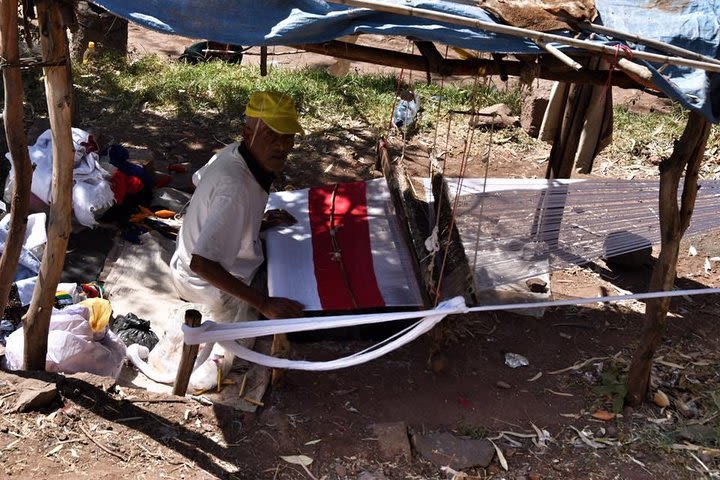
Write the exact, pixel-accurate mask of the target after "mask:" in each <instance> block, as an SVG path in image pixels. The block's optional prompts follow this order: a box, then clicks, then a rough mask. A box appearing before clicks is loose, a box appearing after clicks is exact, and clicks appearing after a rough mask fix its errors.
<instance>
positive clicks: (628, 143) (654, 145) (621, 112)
mask: <svg viewBox="0 0 720 480" xmlns="http://www.w3.org/2000/svg"><path fill="white" fill-rule="evenodd" d="M613 113H614V117H613V120H614V123H613V129H614V131H613V143H612V145H611V146H610V148H609V150H610V151H611V152H612V155H613V156H614V157H622V158H625V159H627V160H629V163H630V164H633V163H637V162H642V161H643V160H644V159H651V158H656V159H662V158H664V157H667V156H669V155H670V153H672V147H673V140H675V139H677V138H679V137H680V135H681V134H682V131H683V129H684V128H685V124H686V123H687V111H686V110H684V109H683V108H682V107H680V106H679V105H675V106H673V108H672V110H671V113H670V114H668V115H666V114H662V113H642V114H641V113H635V112H631V111H630V110H628V109H627V108H626V107H615V109H614V112H613Z"/></svg>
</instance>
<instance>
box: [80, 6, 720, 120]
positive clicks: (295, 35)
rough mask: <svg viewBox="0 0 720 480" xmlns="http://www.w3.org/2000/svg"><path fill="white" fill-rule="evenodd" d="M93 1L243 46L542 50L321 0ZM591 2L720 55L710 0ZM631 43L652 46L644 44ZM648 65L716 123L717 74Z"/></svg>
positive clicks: (646, 33)
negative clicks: (394, 38) (360, 38)
mask: <svg viewBox="0 0 720 480" xmlns="http://www.w3.org/2000/svg"><path fill="white" fill-rule="evenodd" d="M93 3H96V4H97V5H100V6H102V7H104V8H106V9H107V10H110V11H111V12H113V13H115V14H116V15H119V16H122V17H124V18H127V19H128V20H130V21H132V22H135V23H139V24H141V25H143V26H146V27H149V28H152V29H154V30H158V31H161V32H166V33H171V34H176V35H182V36H186V37H191V38H204V39H208V40H215V41H219V42H226V43H233V44H237V45H245V46H250V45H253V46H258V45H297V44H304V43H322V42H325V41H329V40H333V39H336V38H339V37H342V36H345V35H350V34H353V33H371V34H380V35H401V36H412V37H415V38H418V39H421V40H427V41H434V42H438V43H442V44H446V45H451V46H456V47H461V48H466V49H471V50H477V51H483V52H495V53H531V54H532V53H544V51H543V50H541V49H539V48H538V46H537V45H535V44H534V43H532V42H530V41H528V40H523V39H519V38H512V37H507V36H503V35H497V34H493V33H489V32H485V31H482V30H475V29H471V28H467V27H460V26H456V25H450V24H442V23H437V22H433V21H429V20H424V19H422V18H418V17H408V16H400V15H393V14H387V13H381V12H376V11H372V10H367V9H357V8H348V7H344V6H340V5H333V4H328V3H327V2H324V1H321V0H291V1H288V0H93ZM385 3H388V4H397V5H404V6H412V7H415V8H422V9H427V10H434V11H438V12H446V13H452V14H456V15H463V16H466V17H469V18H475V19H478V20H483V21H490V22H492V21H495V19H494V18H493V17H492V16H491V15H490V14H488V13H487V12H486V11H484V10H483V9H481V8H478V7H475V6H471V5H467V4H466V2H462V3H457V2H453V1H417V0H416V1H405V0H388V1H387V2H385ZM595 5H596V8H597V10H598V13H599V15H598V18H597V19H596V23H600V24H603V25H605V26H607V27H611V28H615V29H618V30H622V31H625V32H630V33H632V34H635V35H639V36H641V37H645V38H648V39H653V40H660V41H663V42H666V43H670V44H672V45H676V46H679V47H683V48H686V49H689V50H692V51H694V52H697V53H701V54H703V55H707V56H709V57H713V58H720V21H719V19H718V13H719V10H720V4H718V3H717V2H716V1H714V0H694V1H693V0H596V2H595ZM598 38H602V37H598ZM609 43H610V42H609ZM636 48H637V49H639V50H648V51H652V50H651V49H645V48H644V47H642V46H636ZM646 65H647V66H649V67H651V69H652V71H653V74H654V75H653V76H654V79H653V81H654V83H655V85H656V86H657V87H658V88H659V89H660V90H662V91H663V92H664V93H665V94H667V95H668V96H669V97H670V98H672V99H674V100H677V101H679V102H681V103H682V104H683V105H684V106H685V107H686V108H690V109H693V110H696V111H698V112H699V113H701V114H703V115H704V116H705V117H707V118H708V119H709V120H710V121H712V122H713V123H718V122H719V121H720V83H719V82H720V80H719V76H718V75H717V74H708V73H706V72H704V71H701V70H696V69H691V68H686V67H668V68H666V69H665V70H663V73H662V75H661V74H660V73H658V71H657V70H656V69H655V68H652V67H653V66H652V65H650V64H646ZM656 67H658V68H659V67H660V65H657V66H656Z"/></svg>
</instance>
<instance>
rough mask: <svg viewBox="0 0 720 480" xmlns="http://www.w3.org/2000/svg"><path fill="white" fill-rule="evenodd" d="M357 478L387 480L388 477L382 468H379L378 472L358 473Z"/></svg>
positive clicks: (359, 479)
mask: <svg viewBox="0 0 720 480" xmlns="http://www.w3.org/2000/svg"><path fill="white" fill-rule="evenodd" d="M357 480H387V477H386V476H385V474H384V473H383V472H382V470H378V471H376V472H362V473H360V475H358V477H357Z"/></svg>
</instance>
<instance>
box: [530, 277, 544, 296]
mask: <svg viewBox="0 0 720 480" xmlns="http://www.w3.org/2000/svg"><path fill="white" fill-rule="evenodd" d="M525 285H527V287H528V289H530V291H531V292H533V293H547V291H548V288H547V282H546V281H545V280H543V279H542V278H530V279H528V280H526V281H525Z"/></svg>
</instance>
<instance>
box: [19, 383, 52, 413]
mask: <svg viewBox="0 0 720 480" xmlns="http://www.w3.org/2000/svg"><path fill="white" fill-rule="evenodd" d="M15 388H17V391H18V392H20V394H19V395H18V398H17V400H16V401H15V404H14V405H13V406H12V407H11V408H10V413H15V412H27V411H30V410H36V409H40V408H42V407H46V406H48V405H50V404H51V403H52V402H53V401H54V400H55V397H57V386H56V385H55V383H52V382H46V381H44V380H36V379H34V378H28V379H25V380H23V381H22V382H20V383H18V384H17V385H16V387H15Z"/></svg>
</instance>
